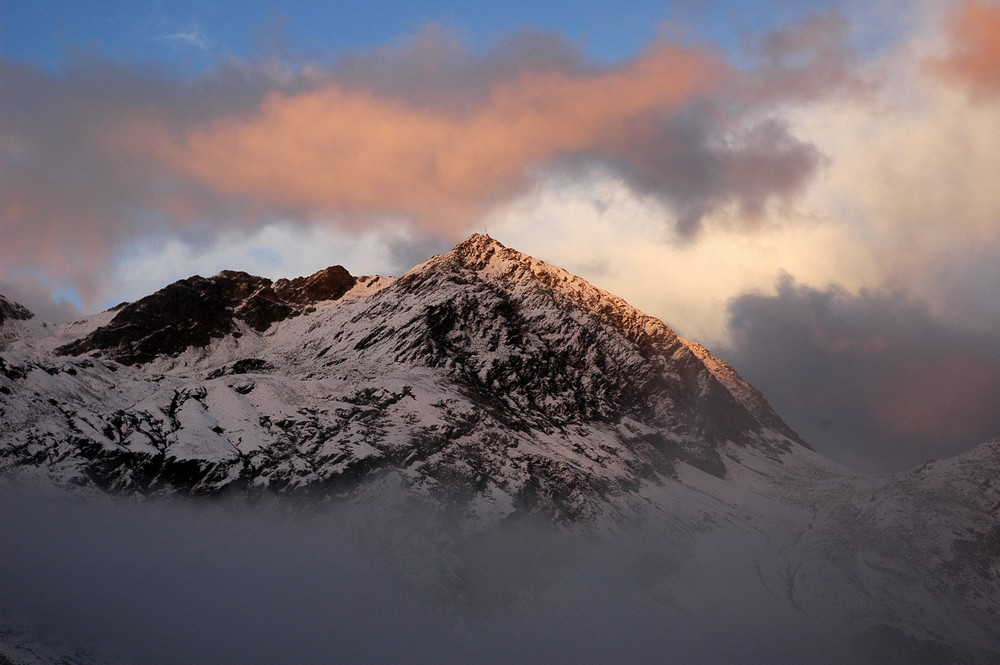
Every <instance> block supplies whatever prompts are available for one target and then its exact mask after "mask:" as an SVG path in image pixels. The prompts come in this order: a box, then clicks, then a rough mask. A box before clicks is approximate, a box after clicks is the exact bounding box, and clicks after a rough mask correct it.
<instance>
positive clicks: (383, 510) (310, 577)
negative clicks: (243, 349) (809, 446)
mask: <svg viewBox="0 0 1000 665" xmlns="http://www.w3.org/2000/svg"><path fill="white" fill-rule="evenodd" d="M0 492H2V494H0V499H2V501H3V505H4V506H5V507H7V508H9V510H4V511H3V512H0V527H2V528H3V533H4V534H5V538H4V539H3V540H2V541H0V555H2V556H0V573H2V574H3V579H4V594H3V595H2V596H0V619H2V620H3V622H5V623H4V624H0V627H2V628H3V629H5V631H4V634H3V638H4V639H5V640H11V641H13V640H16V638H17V633H16V632H7V630H6V629H7V628H8V626H10V625H11V624H13V626H12V627H19V628H20V627H22V626H25V625H26V626H28V627H33V628H36V629H37V630H38V631H39V632H40V633H41V635H42V637H43V638H48V639H51V640H53V641H57V640H58V641H62V643H63V644H66V645H67V648H66V652H67V653H72V652H74V651H77V649H82V650H85V651H87V652H89V656H90V657H92V658H93V660H94V661H95V662H126V663H134V664H136V665H147V664H148V665H156V664H159V663H190V664H192V665H200V664H203V663H204V664H210V663H260V664H262V665H263V664H268V663H279V664H287V663H303V664H306V665H308V664H312V663H329V662H331V660H333V661H336V662H351V663H403V662H406V663H431V662H433V663H444V664H447V663H469V662H475V663H497V664H500V663H514V662H518V663H534V662H538V663H541V662H544V663H555V664H562V663H565V664H570V663H572V664H579V663H609V662H631V663H640V662H670V663H676V664H677V665H688V664H698V665H706V664H707V665H713V664H723V663H732V662H734V661H738V662H741V663H791V662H810V663H824V664H825V663H829V664H831V665H832V664H833V663H859V662H860V663H869V662H880V661H879V660H878V659H877V658H872V657H867V658H866V657H865V656H864V654H863V653H861V652H860V651H858V647H859V646H860V645H859V644H857V643H856V640H855V638H854V636H852V634H851V632H852V630H851V628H852V626H855V625H856V619H853V617H851V618H852V619H853V621H848V617H847V616H845V615H846V614H847V611H846V610H847V609H848V608H841V607H837V606H830V604H829V603H828V602H824V603H823V604H822V605H819V606H818V610H817V611H816V612H815V613H811V614H808V615H807V614H806V613H805V612H803V611H802V610H800V609H798V608H797V607H794V606H793V605H792V604H791V603H788V602H787V601H786V600H785V599H784V598H778V597H777V596H776V595H774V593H773V591H772V590H771V589H769V588H768V587H767V586H766V585H765V584H762V582H761V580H762V579H763V578H764V576H771V575H773V577H774V579H779V576H780V575H782V574H784V572H785V567H786V566H787V562H786V561H785V560H784V559H782V558H781V556H780V553H779V552H778V551H777V550H776V549H775V546H774V545H773V543H772V542H771V540H770V539H769V538H767V537H766V536H765V535H764V534H761V533H758V532H755V531H752V528H751V529H748V528H747V527H746V526H745V525H742V524H741V525H738V528H737V527H734V526H732V525H728V524H726V523H725V521H723V523H722V524H720V525H714V526H713V528H712V529H711V531H710V532H708V533H706V532H704V531H701V530H697V531H693V532H689V531H687V530H684V529H680V530H678V529H676V528H672V527H673V526H674V522H672V521H666V522H663V521H658V520H650V521H649V522H648V523H645V524H644V525H643V528H641V529H633V530H626V529H623V530H622V531H621V532H620V533H618V534H615V536H614V537H603V538H602V537H598V536H594V537H589V536H583V535H580V534H573V533H568V532H566V531H565V530H556V529H553V528H552V525H545V524H536V523H534V522H531V521H530V520H525V521H522V522H520V523H518V522H517V521H515V522H514V523H512V524H507V525H502V526H499V527H496V528H495V529H493V530H491V531H485V532H473V533H467V534H465V535H462V534H459V533H457V530H456V529H455V528H454V523H453V522H452V521H451V518H449V517H448V516H445V515H442V514H441V513H440V512H437V513H435V512H432V511H431V510H429V509H426V508H425V509H421V508H420V507H417V506H414V505H412V504H411V505H409V506H408V507H403V506H400V505H386V503H390V502H387V501H385V500H376V501H375V502H374V503H368V502H357V503H354V504H352V505H351V506H340V507H336V506H333V505H328V506H326V507H325V508H321V509H316V510H304V509H303V508H302V507H301V506H296V505H294V504H293V503H292V502H291V501H280V500H276V501H274V502H273V503H272V504H271V505H268V503H267V502H264V503H258V504H255V505H253V506H250V507H247V506H243V507H240V506H238V505H231V504H227V503H226V502H224V501H223V502H216V503H214V504H212V505H206V504H200V505H199V504H195V503H193V502H182V501H178V500H169V499H161V500H157V501H150V502H144V503H136V502H125V501H109V500H106V499H103V500H102V499H93V500H81V499H79V498H75V499H69V498H65V497H58V496H51V495H46V494H45V493H42V492H39V491H37V490H33V489H32V488H24V487H17V486H16V485H15V486H13V487H12V485H11V484H10V483H8V484H7V485H6V486H5V487H4V488H2V490H0ZM658 525H659V526H658ZM807 593H808V589H807ZM800 595H806V594H800ZM850 609H851V610H852V611H856V610H857V608H855V607H852V608H850ZM8 622H9V623H8ZM178 635H183V636H184V639H177V636H178Z"/></svg>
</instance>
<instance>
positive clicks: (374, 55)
mask: <svg viewBox="0 0 1000 665" xmlns="http://www.w3.org/2000/svg"><path fill="white" fill-rule="evenodd" d="M179 34H181V33H178V35H179ZM742 76H743V75H742V74H741V73H740V72H738V71H737V70H735V69H734V68H733V67H731V66H730V65H729V64H727V63H726V62H725V61H724V60H723V59H722V58H721V56H720V55H719V54H718V53H717V52H715V51H713V50H711V49H709V48H706V47H687V46H679V45H675V44H670V43H666V42H658V43H654V44H652V45H650V47H649V48H648V49H647V50H646V51H645V52H643V53H641V54H639V55H638V56H636V57H635V58H633V59H632V60H629V61H627V62H623V63H619V64H617V65H598V64H595V63H587V62H585V59H584V57H583V56H582V55H581V53H580V52H579V51H578V50H577V49H576V48H574V47H573V46H572V45H570V44H568V43H567V42H566V41H565V40H563V39H562V38H560V37H558V36H554V35H550V34H541V33H532V32H525V33H519V34H517V35H513V36H511V37H509V38H507V39H505V40H502V41H500V42H499V43H497V44H496V45H495V46H494V47H492V48H491V49H489V50H487V51H486V52H484V53H473V52H471V51H470V50H469V49H468V48H467V47H466V46H465V45H463V44H462V43H461V42H460V41H459V40H458V39H457V38H456V37H455V36H454V34H452V33H450V32H448V31H445V30H443V29H441V28H437V27H427V28H425V29H423V30H421V31H419V32H418V33H416V34H415V35H413V36H412V37H409V38H406V39H404V40H401V41H400V42H399V43H397V44H393V45H390V46H385V47H381V48H377V49H373V50H371V51H368V52H363V53H346V54H340V55H339V56H338V57H337V58H335V59H334V60H333V61H331V62H330V63H329V64H321V63H316V62H293V61H287V60H282V59H281V58H278V57H264V58H261V59H258V60H255V61H248V62H238V61H234V60H230V61H227V62H226V63H224V64H223V65H221V66H220V67H219V68H218V69H216V70H213V71H210V72H207V73H205V74H202V75H199V76H197V77H194V78H190V79H180V78H176V77H173V76H171V75H169V74H168V73H166V72H165V71H161V70H157V69H155V68H142V67H130V66H126V65H116V64H110V63H107V62H103V61H99V60H92V59H87V58H86V57H84V56H78V58H77V60H76V61H75V62H73V63H72V64H71V65H69V66H68V67H67V68H66V69H65V70H64V71H62V72H59V73H50V72H42V71H38V70H35V69H32V68H30V67H26V66H22V65H18V64H16V63H13V62H9V61H3V62H0V85H2V87H3V88H4V89H5V90H10V91H13V92H12V94H11V95H9V96H8V97H6V98H5V103H4V105H3V108H2V109H0V154H2V158H0V184H2V185H3V188H2V191H3V196H2V198H0V215H2V223H3V226H4V232H5V242H4V244H3V246H2V247H0V266H4V268H3V271H2V273H0V279H8V280H11V279H13V277H12V275H13V272H12V271H15V270H19V271H24V270H35V269H39V270H42V271H44V272H45V273H46V274H47V275H48V278H49V281H50V282H51V283H52V284H53V285H54V288H69V287H71V288H74V289H76V291H77V292H78V293H79V294H80V298H81V299H82V301H83V302H84V303H85V306H87V307H94V306H95V305H96V304H97V303H104V302H106V301H107V300H108V299H114V296H113V295H109V293H110V292H112V291H114V290H115V288H116V287H115V285H114V284H113V283H112V282H110V281H109V280H110V277H111V275H110V272H109V270H108V268H107V266H109V264H110V263H112V262H114V261H116V260H118V257H119V256H121V254H122V248H127V247H129V246H133V245H136V244H142V243H143V242H144V241H148V240H151V239H158V238H163V237H166V236H169V235H171V234H178V233H188V232H191V230H192V229H193V230H195V231H197V232H204V231H206V230H207V232H209V233H228V232H232V231H233V230H235V229H240V230H242V231H243V232H246V233H251V234H252V233H255V232H257V231H259V230H260V229H262V228H264V227H267V226H269V225H273V224H275V223H279V222H280V223H294V224H298V225H300V226H302V227H303V228H305V227H310V226H317V225H322V226H326V227H328V228H335V229H340V230H341V231H342V232H344V233H347V234H357V233H359V232H366V231H371V230H376V229H380V228H391V227H394V226H397V225H398V224H400V223H404V224H408V225H410V228H411V230H412V231H413V232H414V233H415V234H417V235H419V236H421V237H422V238H423V239H424V240H425V241H429V242H431V243H432V244H436V245H437V244H440V245H441V246H444V245H445V243H444V241H445V240H446V241H448V242H452V241H454V240H457V239H458V238H459V237H461V235H463V234H464V233H465V232H466V231H467V230H468V229H469V228H470V227H471V228H476V226H478V222H479V220H481V219H482V218H483V217H484V216H485V215H487V214H488V213H489V212H490V211H491V210H494V209H496V208H497V207H502V206H503V205H504V204H506V203H507V202H509V201H510V200H512V199H513V198H514V197H516V196H518V195H520V194H522V193H524V192H525V191H528V190H529V189H530V187H532V186H533V185H534V184H535V182H536V176H537V173H538V171H539V169H543V168H549V169H551V168H561V169H564V170H566V171H567V172H570V173H572V172H573V171H574V170H575V169H578V168H579V166H580V165H581V164H582V165H584V166H586V165H588V164H592V163H603V164H608V165H610V166H612V167H613V168H616V169H618V170H620V172H621V173H622V175H623V176H624V177H626V178H628V179H629V180H630V181H632V182H633V183H634V184H635V185H636V186H637V187H641V188H644V189H645V190H646V191H647V192H648V193H650V194H651V195H654V196H657V197H659V198H662V199H663V200H664V201H665V202H666V203H667V204H668V205H669V208H670V210H671V211H672V215H671V217H672V218H673V219H664V222H665V223H666V224H667V225H670V224H672V223H676V224H678V225H679V228H682V229H684V230H687V231H689V232H690V233H693V232H694V231H695V230H697V229H698V228H699V226H700V222H701V220H702V218H703V217H704V216H705V215H706V214H709V213H710V212H712V211H713V210H716V209H718V208H720V207H725V206H736V207H737V208H739V209H740V210H741V211H742V212H743V213H745V214H747V215H749V216H755V215H758V214H759V212H760V211H761V210H762V208H763V207H764V206H765V205H766V204H767V203H768V202H769V201H771V200H772V199H782V200H784V199H787V198H789V197H791V196H793V195H794V194H795V192H796V191H798V189H799V188H801V187H802V186H803V185H804V183H805V182H807V180H808V178H809V176H810V174H811V173H812V171H813V170H814V168H815V167H816V165H817V164H818V163H819V160H818V157H817V155H816V153H815V151H814V150H812V149H811V148H810V147H809V146H808V145H806V144H802V143H801V142H799V141H797V140H796V138H795V137H794V136H792V135H791V134H789V133H788V131H787V128H786V127H785V125H784V124H783V122H782V121H781V120H779V119H775V118H763V117H754V118H750V119H747V117H746V116H747V114H750V113H751V112H752V113H755V114H756V115H757V116H759V115H760V114H759V113H758V112H757V111H759V108H757V110H752V109H751V107H753V106H754V104H756V102H754V103H752V104H750V106H748V105H747V102H746V100H745V99H737V97H743V96H746V95H743V93H739V95H737V96H734V94H733V93H732V92H724V90H729V89H730V87H732V90H736V89H737V88H739V86H737V85H735V84H736V83H737V82H738V81H740V80H741V77H742ZM199 230H200V231H199ZM181 276H183V275H176V277H181Z"/></svg>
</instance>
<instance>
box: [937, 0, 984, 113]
mask: <svg viewBox="0 0 1000 665" xmlns="http://www.w3.org/2000/svg"><path fill="white" fill-rule="evenodd" d="M948 38H949V44H948V46H949V50H948V53H947V54H946V55H945V56H944V57H942V58H936V59H932V60H930V61H928V63H927V66H928V69H929V71H930V72H931V73H933V74H935V75H937V76H939V77H940V78H942V79H944V80H946V81H948V82H951V83H954V84H957V85H960V86H963V87H965V88H967V89H968V90H969V91H970V92H971V93H973V95H974V96H976V97H986V96H993V95H997V94H998V93H1000V5H997V4H994V3H992V2H980V1H979V0H965V2H963V3H962V7H961V9H960V10H959V11H958V12H957V13H956V14H955V15H954V16H953V17H952V22H951V25H950V29H949V33H948Z"/></svg>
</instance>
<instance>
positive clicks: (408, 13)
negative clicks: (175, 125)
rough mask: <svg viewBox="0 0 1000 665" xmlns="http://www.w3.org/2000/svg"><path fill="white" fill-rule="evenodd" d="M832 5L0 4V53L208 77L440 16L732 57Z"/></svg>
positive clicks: (382, 0)
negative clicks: (227, 62) (682, 42)
mask: <svg viewBox="0 0 1000 665" xmlns="http://www.w3.org/2000/svg"><path fill="white" fill-rule="evenodd" d="M837 4H838V3H836V2H831V1H830V0H808V1H804V0H800V1H793V0H778V1H776V2H769V3H767V4H766V6H763V5H761V3H755V2H740V1H735V0H729V1H718V2H694V1H693V0H680V1H675V2H667V1H662V0H661V1H659V2H652V1H649V0H634V1H632V2H627V3H620V2H607V1H596V0H581V1H578V2H574V3H566V2H565V1H563V0H535V1H524V0H518V1H515V2H490V3H470V2H459V1H457V0H436V1H428V0H424V1H420V2H414V1H407V2H399V1H392V2H389V1H386V0H372V1H369V2H336V3H332V2H306V1H303V0H294V1H289V2H282V3H280V5H276V4H274V3H269V2H235V1H233V0H215V1H208V0H206V1H204V2H183V3H182V2H130V1H125V0H118V1H107V0H104V1H102V2H72V1H54V0H38V1H36V2H31V3H25V2H7V3H4V4H3V7H2V8H0V55H2V56H3V57H5V58H9V59H11V60H16V61H19V62H24V63H28V64H31V65H34V66H40V67H45V68H49V69H59V68H61V67H63V66H65V65H66V63H67V62H69V61H71V60H72V55H71V54H73V53H74V52H82V53H85V54H88V55H91V56H94V57H100V58H105V59H110V60H113V61H119V62H153V63H164V64H169V65H172V66H176V67H178V68H180V69H181V70H184V71H187V72H199V71H202V70H204V69H205V68H208V67H212V66H215V65H216V64H218V62H219V61H220V59H222V58H225V57H235V58H238V59H243V58H249V57H252V56H254V55H255V54H258V53H260V52H262V51H263V52H268V51H270V50H271V49H274V48H276V47H277V46H278V45H279V44H280V45H282V47H283V48H285V49H287V50H288V52H289V54H291V55H294V56H298V57H305V58H318V59H325V58H330V57H336V55H337V54H339V53H341V52H343V51H352V50H367V49H371V48H373V47H377V46H380V45H384V44H386V43H389V42H392V41H393V40H396V39H398V38H399V37H401V36H403V35H407V34H412V33H413V32H415V31H417V30H419V28H420V27H421V26H422V25H424V24H427V23H436V24H440V25H442V26H445V27H447V28H450V29H452V30H454V31H455V32H456V33H457V34H458V35H460V36H462V37H463V38H464V39H466V40H468V42H469V43H470V45H471V46H473V47H474V48H475V47H482V46H483V45H488V44H490V43H491V42H493V41H495V40H497V39H499V38H501V37H503V36H505V35H508V34H510V33H512V32H514V31H518V30H540V31H548V32H555V33H558V34H560V35H562V36H563V37H564V38H565V39H568V40H569V41H571V42H573V43H574V44H575V45H577V46H578V47H580V48H581V49H582V50H584V51H585V52H586V53H587V54H588V55H589V56H590V57H592V58H595V59H599V60H609V61H615V60H620V59H623V58H626V57H629V56H631V55H633V54H635V53H636V52H637V51H638V50H640V49H642V48H643V47H645V46H646V45H647V44H648V43H649V42H650V41H651V40H653V39H654V38H655V37H656V36H657V35H658V34H660V33H661V31H664V30H671V29H673V30H679V31H680V32H681V33H682V34H683V35H684V37H685V38H687V39H696V40H706V41H710V42H712V43H714V44H716V45H718V46H720V47H722V48H725V49H727V50H728V51H730V52H732V53H733V54H736V53H738V52H739V51H740V50H741V49H742V47H743V46H744V45H745V42H746V41H747V40H753V39H754V38H755V37H759V36H760V35H762V34H765V33H767V32H768V31H769V30H773V29H776V28H780V27H785V26H788V25H791V24H793V23H795V22H796V21H799V20H801V19H802V17H804V16H806V15H808V14H810V13H812V12H816V11H825V10H828V9H830V8H831V7H836V6H837Z"/></svg>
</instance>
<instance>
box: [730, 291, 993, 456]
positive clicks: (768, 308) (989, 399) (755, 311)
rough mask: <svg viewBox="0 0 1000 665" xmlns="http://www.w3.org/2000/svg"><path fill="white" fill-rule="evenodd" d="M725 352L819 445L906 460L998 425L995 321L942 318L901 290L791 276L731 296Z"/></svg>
mask: <svg viewBox="0 0 1000 665" xmlns="http://www.w3.org/2000/svg"><path fill="white" fill-rule="evenodd" d="M729 323H730V330H731V333H732V336H733V339H734V340H735V341H734V346H733V348H731V349H726V350H720V353H721V354H722V355H723V356H724V357H726V358H728V359H730V360H731V361H732V362H733V364H734V365H735V366H736V367H738V368H739V370H740V372H741V373H742V374H743V375H744V376H745V377H746V378H747V380H749V381H750V382H751V383H752V384H753V385H755V386H756V387H757V388H759V389H760V390H761V391H762V392H763V393H764V394H765V395H766V396H767V398H768V400H769V401H770V402H771V404H772V406H774V407H775V409H776V410H777V411H778V413H780V414H781V415H782V416H783V417H784V418H785V420H786V421H787V422H788V423H789V425H791V426H792V428H793V429H795V430H796V431H798V433H799V434H800V435H802V437H803V438H804V439H805V440H806V441H808V442H809V443H810V444H812V445H813V446H814V447H815V448H816V449H817V450H818V451H819V452H821V453H824V454H826V455H828V456H830V457H832V458H834V459H837V460H839V461H841V462H843V463H845V464H847V465H848V466H851V467H855V468H861V469H864V470H873V471H885V470H900V469H903V468H907V467H910V466H915V465H917V464H919V463H920V462H922V461H924V460H926V459H927V458H930V457H948V456H951V455H955V454H958V453H959V452H962V451H963V450H966V449H968V448H969V447H971V446H973V445H975V444H977V443H980V442H983V441H985V440H987V439H990V438H992V437H994V436H997V435H998V434H1000V411H998V410H997V408H996V406H997V404H1000V340H998V338H997V335H996V333H995V328H993V329H992V330H988V331H984V330H983V329H981V328H980V329H979V330H972V329H969V328H967V327H966V326H965V325H964V323H963V320H961V319H954V318H953V319H949V320H942V319H940V318H938V317H936V316H935V315H934V314H932V313H931V312H929V311H928V309H927V307H926V306H924V305H923V304H921V303H919V302H916V301H913V300H911V299H909V298H907V297H906V296H903V295H898V294H880V293H871V292H862V293H860V294H859V295H851V294H848V293H847V292H845V291H842V290H839V289H836V288H829V289H826V290H816V289H812V288H809V287H805V286H800V285H796V284H795V283H793V282H792V281H791V280H790V279H785V280H784V281H783V282H782V283H781V284H780V286H779V288H778V293H777V295H774V296H765V295H760V294H751V295H744V296H742V297H740V298H737V299H736V300H735V301H734V302H733V304H732V305H731V312H730V322H729Z"/></svg>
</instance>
